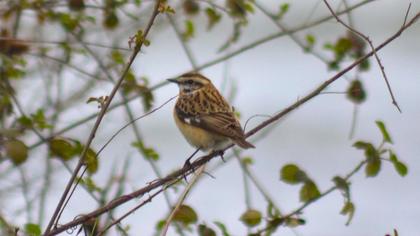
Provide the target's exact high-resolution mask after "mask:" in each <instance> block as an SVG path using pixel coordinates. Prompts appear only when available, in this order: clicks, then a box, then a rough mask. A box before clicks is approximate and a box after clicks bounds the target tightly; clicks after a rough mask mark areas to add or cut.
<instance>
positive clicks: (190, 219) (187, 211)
mask: <svg viewBox="0 0 420 236" xmlns="http://www.w3.org/2000/svg"><path fill="white" fill-rule="evenodd" d="M173 220H174V221H177V222H181V223H183V224H184V225H189V224H193V223H196V222H197V220H198V216H197V213H196V212H195V211H194V209H193V208H191V207H190V206H187V205H181V206H180V207H179V208H178V210H177V211H176V212H175V215H174V218H173Z"/></svg>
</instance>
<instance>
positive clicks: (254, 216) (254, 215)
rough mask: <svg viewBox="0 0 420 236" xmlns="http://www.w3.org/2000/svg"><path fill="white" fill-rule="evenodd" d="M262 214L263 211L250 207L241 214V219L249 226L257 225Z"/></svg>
mask: <svg viewBox="0 0 420 236" xmlns="http://www.w3.org/2000/svg"><path fill="white" fill-rule="evenodd" d="M261 219H262V215H261V212H259V211H257V210H254V209H249V210H247V211H246V212H245V213H243V214H242V215H241V218H240V220H241V221H242V222H243V223H244V224H245V225H246V226H249V227H254V226H257V225H259V224H260V223H261Z"/></svg>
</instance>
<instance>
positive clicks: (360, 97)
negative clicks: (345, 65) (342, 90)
mask: <svg viewBox="0 0 420 236" xmlns="http://www.w3.org/2000/svg"><path fill="white" fill-rule="evenodd" d="M346 94H347V98H348V99H349V100H350V101H352V102H354V103H356V104H360V103H362V102H364V101H365V100H366V90H365V89H364V87H363V84H362V82H361V81H360V80H358V79H355V80H353V81H352V82H351V83H350V86H349V88H348V89H347V92H346Z"/></svg>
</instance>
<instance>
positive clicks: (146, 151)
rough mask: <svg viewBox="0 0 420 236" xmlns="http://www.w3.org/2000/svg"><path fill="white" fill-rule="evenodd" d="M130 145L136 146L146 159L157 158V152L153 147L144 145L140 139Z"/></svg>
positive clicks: (155, 159) (154, 159)
mask: <svg viewBox="0 0 420 236" xmlns="http://www.w3.org/2000/svg"><path fill="white" fill-rule="evenodd" d="M131 145H132V146H133V147H135V148H137V150H139V151H140V153H141V154H143V156H144V157H145V158H146V159H149V160H153V161H157V160H159V154H158V153H157V152H156V151H155V150H154V149H153V148H150V147H146V146H145V145H144V143H143V142H142V141H138V142H133V143H132V144H131Z"/></svg>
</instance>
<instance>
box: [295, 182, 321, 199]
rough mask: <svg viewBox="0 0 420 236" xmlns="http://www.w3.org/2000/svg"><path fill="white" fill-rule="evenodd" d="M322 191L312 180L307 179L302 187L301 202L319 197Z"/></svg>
mask: <svg viewBox="0 0 420 236" xmlns="http://www.w3.org/2000/svg"><path fill="white" fill-rule="evenodd" d="M320 195H321V193H320V192H319V190H318V187H317V186H316V184H315V183H314V182H313V181H312V180H307V181H306V182H305V184H304V185H303V186H302V188H301V189H300V201H301V202H308V201H311V200H313V199H315V198H317V197H319V196H320Z"/></svg>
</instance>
